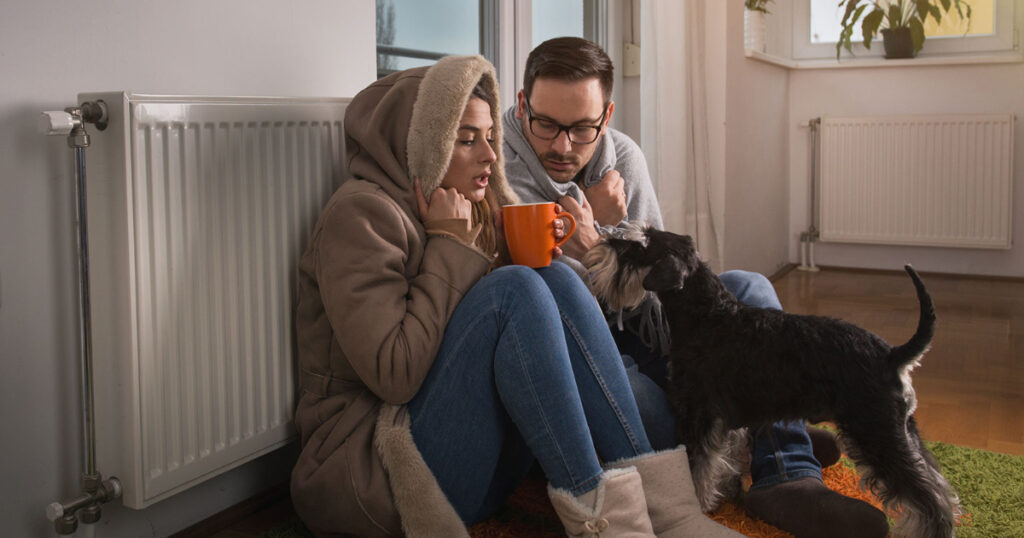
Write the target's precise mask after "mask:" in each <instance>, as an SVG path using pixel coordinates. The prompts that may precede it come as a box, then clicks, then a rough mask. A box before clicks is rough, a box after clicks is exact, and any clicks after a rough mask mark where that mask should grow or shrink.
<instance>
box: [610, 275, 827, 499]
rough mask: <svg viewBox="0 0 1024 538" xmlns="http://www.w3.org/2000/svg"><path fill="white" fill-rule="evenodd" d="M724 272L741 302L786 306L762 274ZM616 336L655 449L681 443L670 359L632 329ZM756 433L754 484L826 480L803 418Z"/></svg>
mask: <svg viewBox="0 0 1024 538" xmlns="http://www.w3.org/2000/svg"><path fill="white" fill-rule="evenodd" d="M719 277H720V278H721V279H722V282H723V283H724V284H725V287H726V288H728V290H729V291H730V292H731V293H732V294H733V295H735V296H736V298H737V299H739V300H740V302H742V303H744V304H747V305H750V306H757V307H762V308H773V309H776V310H782V305H781V304H780V303H779V299H778V297H777V296H776V295H775V288H774V287H772V284H771V282H770V281H769V280H768V279H767V278H765V277H764V276H763V275H761V274H759V273H750V272H747V271H726V272H725V273H722V274H721V275H719ZM615 338H616V342H617V343H618V345H619V348H620V350H621V351H622V354H623V362H624V364H625V366H626V373H627V375H628V376H629V382H630V386H631V387H632V389H633V392H634V394H635V397H636V401H637V403H638V405H639V406H640V415H641V417H642V420H643V423H644V427H645V428H646V429H647V437H648V438H649V439H650V441H651V445H652V446H653V447H654V449H655V450H662V449H665V448H671V447H672V446H674V445H675V442H676V435H675V415H674V413H673V412H672V409H671V407H670V405H669V403H668V398H667V397H666V395H665V392H664V390H663V388H662V387H664V386H665V382H666V371H667V368H666V366H667V364H666V362H667V361H666V360H665V358H664V357H663V356H661V355H660V354H658V353H656V352H654V351H652V350H651V349H650V348H648V347H647V346H645V345H643V344H642V343H641V342H640V341H639V339H638V338H636V337H635V336H633V335H632V334H631V333H629V332H627V331H621V332H616V333H615ZM753 434H754V438H753V441H754V442H753V445H754V447H753V451H752V452H751V457H750V475H751V479H752V480H753V483H752V484H751V486H750V487H751V489H754V488H763V487H768V486H773V485H775V484H779V483H782V482H786V481H789V480H794V479H797V478H803V477H808V476H812V477H817V478H818V479H819V480H820V479H821V464H820V463H818V460H816V459H815V458H814V452H813V449H812V447H811V439H810V437H808V435H807V427H806V425H805V424H804V422H802V421H795V422H776V423H775V424H772V425H771V426H766V427H763V428H761V429H760V430H758V431H756V432H753Z"/></svg>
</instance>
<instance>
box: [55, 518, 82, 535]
mask: <svg viewBox="0 0 1024 538" xmlns="http://www.w3.org/2000/svg"><path fill="white" fill-rule="evenodd" d="M53 528H54V530H56V531H57V534H60V535H62V536H67V535H69V534H74V533H75V530H76V529H78V519H76V518H75V515H74V514H67V515H65V516H62V517H61V518H59V519H57V520H56V521H54V522H53Z"/></svg>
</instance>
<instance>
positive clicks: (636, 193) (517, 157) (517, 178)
mask: <svg viewBox="0 0 1024 538" xmlns="http://www.w3.org/2000/svg"><path fill="white" fill-rule="evenodd" d="M501 119H502V124H503V126H504V128H505V142H504V150H505V176H506V177H507V178H508V183H509V185H511V186H512V190H514V191H515V192H516V194H518V195H519V197H520V199H522V201H523V202H524V203H530V202H554V201H557V200H558V199H559V198H561V197H562V196H565V195H569V196H572V197H573V198H575V199H576V201H577V202H579V203H581V204H582V203H583V190H582V189H580V187H579V185H577V182H575V181H567V182H565V183H559V182H557V181H555V180H553V179H551V176H549V175H548V172H547V170H545V169H544V165H543V164H541V162H540V159H538V158H537V154H536V153H535V152H534V151H533V147H532V146H530V142H529V141H528V140H526V136H525V135H524V134H523V125H522V122H520V121H519V119H518V118H516V107H515V106H514V105H513V106H512V107H510V108H508V109H507V110H506V111H505V113H504V114H503V115H502V118H501ZM596 144H598V148H597V150H596V151H594V156H593V157H592V158H591V159H590V162H589V163H587V165H586V166H585V167H583V170H582V171H581V172H580V174H582V178H583V180H582V181H581V182H580V183H582V185H583V187H590V186H591V185H594V184H597V183H599V182H600V181H601V179H603V178H604V175H605V174H607V173H608V172H610V171H611V170H618V172H619V174H621V175H622V179H623V184H624V185H625V189H626V221H633V222H636V221H640V222H646V223H647V224H650V225H651V226H654V227H655V228H658V229H659V230H660V229H662V228H663V225H662V221H661V210H660V209H659V208H658V198H657V196H655V194H654V186H653V185H651V174H650V172H649V171H648V170H647V161H646V160H645V159H644V155H643V153H642V152H641V151H640V147H639V146H637V145H636V142H634V141H633V139H632V138H630V137H629V136H627V135H626V134H624V133H622V132H620V131H617V130H615V129H612V128H608V133H607V134H606V135H605V136H602V137H601V138H600V139H599V140H598V141H597V142H596ZM626 221H623V222H621V223H618V222H599V223H598V225H599V226H600V228H601V231H602V232H603V233H611V232H613V230H614V228H615V227H616V226H621V225H623V224H625V222H626Z"/></svg>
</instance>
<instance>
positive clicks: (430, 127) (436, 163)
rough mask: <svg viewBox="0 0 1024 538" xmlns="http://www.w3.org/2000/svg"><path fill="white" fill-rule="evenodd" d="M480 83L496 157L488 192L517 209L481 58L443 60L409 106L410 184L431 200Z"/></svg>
mask: <svg viewBox="0 0 1024 538" xmlns="http://www.w3.org/2000/svg"><path fill="white" fill-rule="evenodd" d="M478 82H482V85H483V88H484V91H485V92H486V93H487V95H488V100H487V101H488V104H489V105H490V106H491V120H492V121H493V122H494V127H493V133H494V152H495V154H496V155H497V160H496V161H495V162H494V165H492V167H491V168H492V170H491V178H490V185H489V187H490V189H489V190H492V191H493V192H494V196H495V198H496V199H497V201H498V203H499V204H507V203H515V202H516V201H518V197H516V195H515V194H514V193H513V192H512V189H510V188H509V186H508V183H506V181H505V161H504V159H503V158H502V155H501V147H502V132H501V131H502V129H501V104H500V103H499V102H498V79H497V75H496V74H495V72H494V66H493V65H491V63H490V62H488V61H487V60H486V59H485V58H484V57H483V56H479V55H475V56H446V57H444V58H441V59H440V60H438V62H437V63H436V64H434V65H433V66H431V67H430V69H428V70H427V73H426V75H425V76H424V77H423V81H422V82H421V83H420V87H419V90H418V92H417V94H416V102H415V104H414V105H413V110H412V119H411V121H410V124H409V136H408V139H407V140H406V147H407V150H406V151H407V160H408V163H409V178H410V180H411V179H412V178H416V177H418V178H420V181H422V182H423V193H424V194H425V195H426V196H427V198H428V199H429V198H430V195H431V194H432V193H433V192H434V189H436V188H437V187H438V186H440V185H441V180H442V179H443V178H444V175H445V173H446V172H447V171H448V163H449V162H450V161H451V155H452V150H453V148H454V147H455V138H456V135H457V134H458V133H457V131H458V127H459V121H460V120H461V119H462V114H463V112H464V111H465V109H466V103H468V102H469V98H470V95H471V94H472V92H473V88H474V87H476V85H477V83H478Z"/></svg>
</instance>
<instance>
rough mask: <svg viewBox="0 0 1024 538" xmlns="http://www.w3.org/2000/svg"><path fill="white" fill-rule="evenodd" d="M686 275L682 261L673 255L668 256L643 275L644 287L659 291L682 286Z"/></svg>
mask: <svg viewBox="0 0 1024 538" xmlns="http://www.w3.org/2000/svg"><path fill="white" fill-rule="evenodd" d="M686 275H687V272H686V267H685V266H684V265H683V263H682V261H681V260H680V259H679V258H677V257H675V256H668V257H667V258H665V259H663V260H661V261H659V262H658V263H656V264H654V265H653V266H652V267H651V270H650V272H648V273H647V276H645V277H644V282H643V285H644V289H645V290H649V291H654V292H659V291H668V290H674V289H678V288H682V287H683V280H685V279H686Z"/></svg>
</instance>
